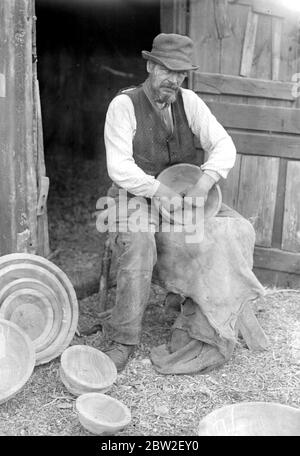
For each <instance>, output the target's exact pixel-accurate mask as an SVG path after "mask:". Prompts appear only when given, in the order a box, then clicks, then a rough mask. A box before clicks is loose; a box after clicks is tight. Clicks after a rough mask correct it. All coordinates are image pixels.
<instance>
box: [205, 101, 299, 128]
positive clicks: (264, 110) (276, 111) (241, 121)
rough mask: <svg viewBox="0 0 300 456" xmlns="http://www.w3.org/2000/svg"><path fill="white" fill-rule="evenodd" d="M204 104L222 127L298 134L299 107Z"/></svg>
mask: <svg viewBox="0 0 300 456" xmlns="http://www.w3.org/2000/svg"><path fill="white" fill-rule="evenodd" d="M206 104H207V105H208V106H209V107H210V109H211V111H212V113H213V114H214V115H215V116H216V117H217V119H218V120H219V122H220V123H221V124H222V125H224V127H228V128H236V129H245V130H258V131H268V132H278V133H294V134H298V135H299V134H300V109H291V108H277V107H270V106H254V105H245V104H236V103H219V102H215V101H207V102H206Z"/></svg>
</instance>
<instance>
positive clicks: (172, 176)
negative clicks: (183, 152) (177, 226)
mask: <svg viewBox="0 0 300 456" xmlns="http://www.w3.org/2000/svg"><path fill="white" fill-rule="evenodd" d="M202 174H203V171H202V170H201V169H200V168H199V166H196V165H191V164H189V163H178V164H177V165H172V166H170V167H169V168H166V169H164V170H163V171H162V172H161V173H160V174H159V175H158V176H157V180H159V181H160V182H161V183H162V184H165V185H167V186H168V187H169V188H171V189H172V190H174V191H175V192H177V193H180V194H185V193H186V191H187V189H188V188H189V187H190V186H193V185H195V184H196V182H197V181H198V180H199V179H200V177H201V176H202ZM154 204H155V205H156V207H157V209H158V210H160V212H161V214H162V216H163V217H164V219H166V220H168V221H173V220H174V217H173V215H172V213H169V212H168V211H167V210H166V209H165V208H163V207H161V206H160V204H159V201H158V200H157V199H154ZM221 204H222V193H221V189H220V187H219V185H218V184H215V185H213V187H212V188H211V190H210V191H209V194H208V198H207V200H206V203H205V205H204V217H205V218H206V219H207V218H210V217H214V216H215V215H217V213H218V212H219V210H220V208H221Z"/></svg>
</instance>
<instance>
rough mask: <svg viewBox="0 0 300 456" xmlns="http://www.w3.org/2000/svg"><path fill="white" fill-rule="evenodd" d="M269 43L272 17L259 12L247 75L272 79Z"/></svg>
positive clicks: (270, 40)
mask: <svg viewBox="0 0 300 456" xmlns="http://www.w3.org/2000/svg"><path fill="white" fill-rule="evenodd" d="M271 43H272V17H271V16H266V15H261V14H260V15H259V19H258V24H257V30H256V42H255V47H254V56H253V65H252V69H251V73H250V74H249V76H250V75H251V76H252V77H253V78H258V79H267V80H271V79H272V68H271V62H272V59H271ZM251 103H252V100H251ZM260 103H261V100H259V102H258V104H260Z"/></svg>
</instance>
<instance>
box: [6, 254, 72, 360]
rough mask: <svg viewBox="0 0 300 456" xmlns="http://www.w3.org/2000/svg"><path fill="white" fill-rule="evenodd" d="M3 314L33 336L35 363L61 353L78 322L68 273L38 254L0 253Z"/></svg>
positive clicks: (69, 340) (70, 338) (50, 358)
mask: <svg viewBox="0 0 300 456" xmlns="http://www.w3.org/2000/svg"><path fill="white" fill-rule="evenodd" d="M0 318H3V319H6V320H9V321H11V322H13V323H16V324H17V325H18V326H19V327H20V328H21V329H22V330H23V331H24V332H25V333H26V334H27V335H28V336H29V337H30V339H31V340H32V342H33V345H34V348H35V352H36V364H43V363H47V362H49V361H51V360H52V359H54V358H56V357H57V356H59V355H60V354H61V353H62V352H63V350H64V349H65V348H66V347H67V346H68V345H69V344H70V342H71V340H72V338H73V337H74V334H75V331H76V328H77V324H78V302H77V298H76V294H75V290H74V288H73V286H72V284H71V282H70V280H69V279H68V277H67V276H66V274H65V273H64V272H63V271H62V270H61V269H60V268H58V267H57V266H56V265H54V264H53V263H52V262H51V261H49V260H47V259H45V258H43V257H40V256H38V255H32V254H26V253H13V254H10V255H5V256H2V257H0Z"/></svg>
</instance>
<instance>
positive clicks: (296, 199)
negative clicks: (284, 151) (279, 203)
mask: <svg viewBox="0 0 300 456" xmlns="http://www.w3.org/2000/svg"><path fill="white" fill-rule="evenodd" d="M282 249H283V250H288V251H290V252H299V253H300V162H294V161H290V162H288V165H287V176H286V193H285V209H284V220H283V232H282Z"/></svg>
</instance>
